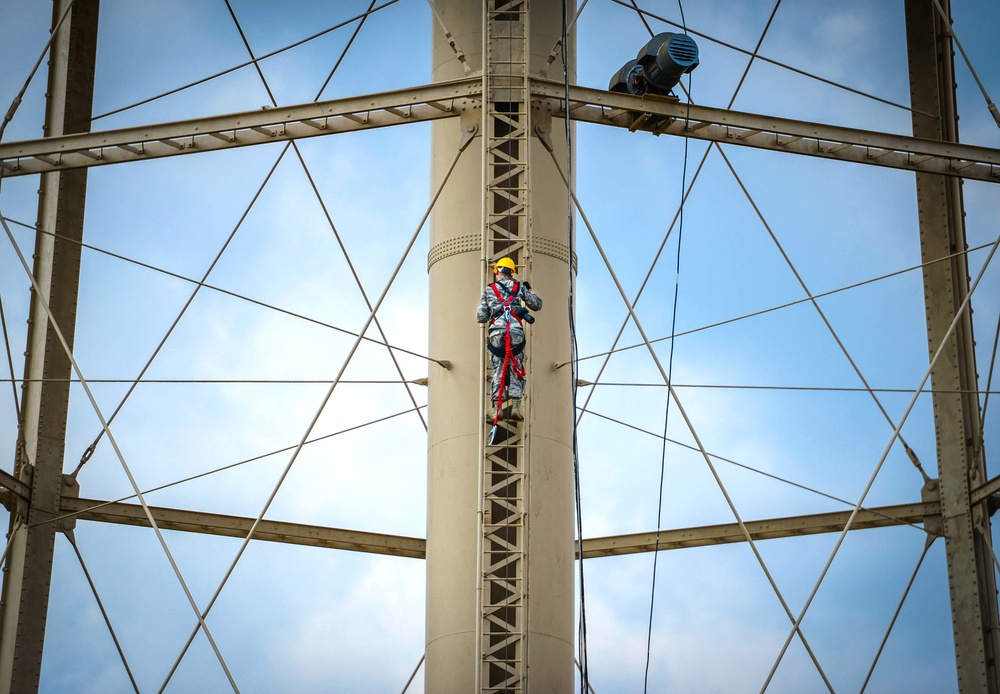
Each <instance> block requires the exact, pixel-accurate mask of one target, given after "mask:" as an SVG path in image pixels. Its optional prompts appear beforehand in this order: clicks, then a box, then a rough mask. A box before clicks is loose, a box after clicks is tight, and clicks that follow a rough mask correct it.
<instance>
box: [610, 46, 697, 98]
mask: <svg viewBox="0 0 1000 694" xmlns="http://www.w3.org/2000/svg"><path fill="white" fill-rule="evenodd" d="M696 67H698V44H696V43H695V42H694V39H692V38H691V37H690V36H688V35H687V34H673V33H670V32H664V33H662V34H657V35H656V36H654V37H653V38H651V39H650V40H649V42H648V43H647V44H646V45H645V46H643V47H642V49H640V51H639V55H638V56H636V59H635V60H630V61H628V62H627V63H625V65H623V66H622V69H621V70H619V71H618V72H617V73H615V76H614V77H612V78H611V84H610V85H609V87H608V89H610V90H611V91H613V92H623V93H626V94H636V95H642V94H647V93H648V94H663V95H667V94H670V93H671V91H672V90H673V88H674V87H675V86H676V85H677V83H678V82H680V79H681V76H683V75H685V74H687V73H689V72H691V71H692V70H694V69H695V68H696Z"/></svg>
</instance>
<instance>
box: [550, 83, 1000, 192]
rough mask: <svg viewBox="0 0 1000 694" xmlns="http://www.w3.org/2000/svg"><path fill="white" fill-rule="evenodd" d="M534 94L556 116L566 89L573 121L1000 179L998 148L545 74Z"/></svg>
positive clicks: (979, 177)
mask: <svg viewBox="0 0 1000 694" xmlns="http://www.w3.org/2000/svg"><path fill="white" fill-rule="evenodd" d="M532 94H533V95H534V96H536V97H540V98H542V99H547V100H548V108H549V110H550V111H551V112H552V113H553V115H558V116H562V115H563V113H564V111H565V109H566V106H565V103H566V97H567V96H568V99H569V114H570V119H572V120H578V121H585V122H589V123H598V124H601V125H613V126H618V127H621V128H627V129H629V130H631V131H636V130H642V131H646V132H652V133H654V134H656V135H660V134H667V135H679V136H683V135H685V134H686V135H687V136H688V137H691V138H695V139H699V140H709V141H712V142H718V143H725V144H734V145H744V146H747V147H755V148H758V149H768V150H772V151H777V152H789V153H794V154H806V155H809V156H814V157H822V158H826V159H837V160H840V161H850V162H854V163H857V164H871V165H875V166H884V167H889V168H894V169H903V170H906V171H914V172H916V171H920V172H925V173H936V174H943V175H947V176H957V177H961V178H970V179H975V180H979V181H988V182H990V183H1000V149H993V148H989V147H977V146H974V145H963V144H959V143H953V142H941V141H939V140H927V139H921V138H917V137H910V136H907V135H894V134H891V133H882V132H877V131H871V130H858V129H855V128H843V127H839V126H835V125H825V124H820V123H810V122H807V121H797V120H791V119H787V118H776V117H774V116H762V115H757V114H753V113H741V112H739V111H729V110H726V109H719V108H709V107H706V106H696V105H694V104H686V103H682V102H680V101H679V100H677V99H672V98H668V97H661V96H651V95H647V96H634V95H632V94H621V93H618V92H609V91H604V90H600V89H589V88H586V87H577V86H570V88H569V91H568V92H567V91H566V88H565V86H564V85H563V84H560V83H558V82H552V81H547V80H537V79H536V80H533V81H532ZM685 124H686V131H685Z"/></svg>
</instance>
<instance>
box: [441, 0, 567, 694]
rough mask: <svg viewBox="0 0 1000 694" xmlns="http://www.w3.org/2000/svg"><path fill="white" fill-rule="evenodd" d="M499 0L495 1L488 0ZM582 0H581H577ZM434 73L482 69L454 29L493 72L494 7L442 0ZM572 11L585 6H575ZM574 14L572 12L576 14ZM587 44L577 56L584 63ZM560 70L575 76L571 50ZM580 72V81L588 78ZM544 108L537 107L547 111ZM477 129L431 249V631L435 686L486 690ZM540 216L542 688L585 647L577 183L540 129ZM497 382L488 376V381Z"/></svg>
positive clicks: (532, 540) (535, 486)
mask: <svg viewBox="0 0 1000 694" xmlns="http://www.w3.org/2000/svg"><path fill="white" fill-rule="evenodd" d="M485 1H490V0H485ZM571 5H572V3H571ZM435 7H436V10H437V12H438V13H439V15H440V20H441V21H440V22H439V21H438V20H437V19H435V27H434V29H435V32H434V38H433V41H434V45H433V67H432V76H433V80H434V81H435V82H440V81H447V80H452V79H461V78H464V77H467V76H468V75H467V74H466V72H465V69H464V68H463V65H462V63H461V62H460V61H459V60H458V59H457V58H456V54H455V52H454V51H453V50H452V48H451V46H450V45H449V39H448V36H447V35H446V33H445V29H443V28H442V26H441V24H442V23H443V24H444V27H445V28H446V29H447V32H449V33H450V34H451V36H452V37H453V39H454V41H455V42H456V43H457V45H458V47H459V48H460V49H461V51H462V52H463V53H464V55H465V56H466V59H467V63H468V65H469V66H470V67H471V69H472V70H473V71H476V72H475V73H474V74H481V72H479V71H481V70H483V69H484V68H483V5H482V4H481V3H474V2H470V1H469V0H437V1H436V2H435ZM570 11H572V10H570ZM570 18H572V15H570ZM529 26H530V29H529V31H530V34H529V45H530V54H531V57H530V68H529V69H530V73H531V74H536V73H537V72H538V71H539V70H541V69H542V68H543V66H545V64H546V62H547V58H548V56H549V53H550V51H551V50H552V49H553V47H554V46H555V45H556V42H557V41H558V40H559V38H560V36H561V32H562V3H561V2H558V1H557V0H532V2H531V3H530V21H529ZM573 49H574V42H573V41H572V39H571V40H570V41H569V51H570V52H569V53H568V55H569V56H570V57H569V59H568V61H567V62H568V63H569V64H570V66H571V70H572V68H573V66H575V54H574V53H573V52H572V51H573ZM548 74H549V76H550V77H551V78H552V79H557V80H561V79H562V65H561V60H560V58H559V57H558V55H557V58H556V61H555V62H554V63H553V64H552V65H551V67H550V68H549V70H548ZM574 77H575V76H574V75H573V74H572V72H571V74H570V81H571V82H573V81H574ZM535 115H537V119H535ZM535 115H533V116H532V118H533V120H535V123H536V125H537V124H542V123H544V124H546V125H548V126H549V127H547V130H548V131H549V132H551V131H555V132H552V133H551V134H552V141H553V145H554V149H555V152H556V159H557V160H558V161H559V162H560V164H561V166H562V167H563V168H565V166H566V161H567V156H566V138H565V136H564V129H563V121H562V120H561V119H555V120H552V121H551V123H548V121H547V118H546V116H545V114H535ZM481 122H482V113H481V112H479V111H478V110H477V111H476V112H474V113H469V114H466V115H465V116H463V118H461V119H458V118H455V119H447V120H443V121H440V122H437V123H434V124H433V125H432V140H431V141H432V163H431V168H432V171H431V185H432V186H435V187H436V186H437V185H438V183H439V182H440V180H441V178H442V177H443V176H444V174H445V172H446V171H447V169H448V167H449V166H450V164H451V162H452V160H453V159H454V158H455V154H456V152H457V151H458V147H459V142H460V141H461V138H462V133H463V131H465V132H468V129H469V128H480V123H481ZM482 135H483V133H482V129H481V128H480V129H479V131H478V135H477V138H476V141H475V142H473V143H472V144H470V145H469V147H468V148H467V150H466V151H465V152H464V153H463V154H462V156H461V159H460V161H459V164H458V167H457V168H456V170H455V171H454V173H453V174H452V176H451V179H450V180H449V182H448V185H447V186H446V187H445V189H444V191H443V193H442V195H441V197H440V199H439V201H438V203H437V205H436V206H435V209H434V212H433V216H432V219H431V243H430V246H431V248H430V253H429V256H428V273H429V292H430V294H429V301H430V312H429V316H430V318H429V320H430V326H429V329H430V353H431V354H433V355H435V356H436V357H438V358H444V359H447V360H448V361H449V362H451V368H450V369H448V370H445V369H443V368H440V367H438V366H436V365H432V370H431V372H430V374H429V379H428V386H429V394H428V397H429V412H428V416H429V419H428V517H427V632H426V639H427V644H426V676H425V681H426V687H425V688H426V691H428V692H435V693H440V692H462V693H465V692H470V691H475V688H476V682H477V671H478V668H480V667H481V662H482V655H481V653H480V643H479V640H478V638H477V634H478V633H479V632H480V630H481V629H482V627H481V609H482V608H481V604H480V596H479V592H478V591H479V588H480V585H481V580H482V576H481V575H480V569H479V557H480V554H479V552H480V550H479V547H480V538H481V534H482V528H481V525H480V522H481V520H480V517H479V508H480V497H481V489H480V479H481V465H482V462H483V455H484V450H483V440H484V430H487V427H486V426H485V425H484V423H483V420H482V415H481V413H482V409H483V404H482V402H483V400H482V398H483V395H482V389H483V387H484V382H485V380H484V376H485V375H486V374H484V372H483V354H484V345H483V341H482V334H481V329H480V327H479V325H478V324H477V323H476V321H475V313H476V309H477V307H478V302H479V296H480V292H481V291H482V288H483V286H484V284H485V283H486V281H487V276H486V275H485V274H484V269H485V268H486V265H487V264H488V263H491V262H492V261H495V260H496V258H493V257H486V258H484V255H485V254H486V253H485V252H484V249H483V228H484V220H483V200H484V193H483V191H484V185H485V181H484V162H483V148H482V146H481V144H480V142H481V138H482ZM528 147H529V153H530V154H529V157H528V162H529V168H530V176H528V177H527V179H528V180H529V181H530V191H529V198H530V201H531V206H530V210H531V211H530V215H531V224H530V232H529V233H528V245H527V253H526V254H524V256H523V257H524V260H522V261H521V262H523V263H524V265H525V266H524V267H523V268H522V267H519V268H518V270H519V279H522V280H529V281H530V282H531V285H532V287H533V289H534V290H535V291H536V292H537V293H538V294H539V295H540V296H541V297H542V299H543V301H544V306H543V309H542V311H540V312H538V313H537V314H536V319H537V320H536V322H535V323H534V325H532V326H530V328H529V330H528V345H529V347H528V350H529V351H528V359H527V366H528V390H527V394H526V418H527V420H528V421H527V422H525V424H524V428H523V431H524V432H525V434H526V441H525V446H524V449H523V450H524V455H525V458H526V459H525V461H524V468H525V471H526V475H525V484H524V496H525V506H524V508H525V509H526V510H527V513H526V516H527V520H526V529H527V530H526V533H525V535H526V539H525V547H526V550H525V554H524V561H523V564H524V573H525V584H526V585H525V589H524V594H525V605H526V609H525V624H526V626H525V632H526V633H525V640H524V642H525V644H526V649H525V650H526V653H525V655H524V657H525V665H526V667H525V675H524V682H525V684H526V688H527V690H529V691H537V692H543V691H570V690H571V689H572V686H573V656H574V646H573V644H574V600H573V594H574V580H573V575H574V574H573V556H574V554H573V553H574V547H573V540H574V527H575V524H574V512H573V504H574V494H573V457H572V422H573V412H572V397H571V389H570V385H571V384H570V378H571V373H570V369H569V368H568V367H565V368H562V369H559V370H555V369H554V368H553V365H554V364H556V363H558V362H565V361H566V360H567V359H568V357H569V354H570V349H569V345H570V335H569V317H568V309H567V303H568V293H569V292H568V290H569V282H570V272H569V258H568V255H569V247H568V220H567V212H568V208H567V193H566V188H565V185H564V184H563V182H562V179H561V178H560V176H559V173H558V172H557V170H556V168H555V164H554V163H553V161H552V157H551V156H550V154H549V153H548V151H547V150H546V149H545V148H544V147H543V146H542V143H541V142H540V141H539V140H538V139H537V137H535V136H534V135H532V136H530V137H529V144H528ZM486 387H488V383H486Z"/></svg>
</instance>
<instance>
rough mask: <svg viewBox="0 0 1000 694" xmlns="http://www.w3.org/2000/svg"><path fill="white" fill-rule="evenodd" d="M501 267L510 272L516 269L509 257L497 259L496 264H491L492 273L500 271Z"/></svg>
mask: <svg viewBox="0 0 1000 694" xmlns="http://www.w3.org/2000/svg"><path fill="white" fill-rule="evenodd" d="M502 267H505V268H507V269H508V270H510V271H511V272H514V270H515V269H516V267H515V265H514V261H513V260H511V259H510V258H501V259H500V260H498V261H497V264H496V265H494V266H493V274H494V275H495V274H497V273H498V272H500V268H502Z"/></svg>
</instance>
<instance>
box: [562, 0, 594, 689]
mask: <svg viewBox="0 0 1000 694" xmlns="http://www.w3.org/2000/svg"><path fill="white" fill-rule="evenodd" d="M561 43H562V46H561V48H560V53H561V59H562V68H563V99H564V101H563V126H564V128H565V136H566V235H567V243H566V246H567V249H568V250H567V254H568V257H567V259H566V267H567V278H568V285H569V289H568V291H567V306H566V308H567V314H568V317H569V344H570V363H571V367H570V393H571V398H572V401H573V409H572V411H571V414H570V416H571V417H572V420H573V491H574V495H575V497H576V535H577V554H578V555H579V558H578V559H577V567H578V572H579V580H580V623H579V627H578V629H579V638H578V643H577V648H578V656H577V660H578V661H579V666H580V692H581V694H587V691H588V690H589V688H590V666H589V663H588V659H587V591H586V581H585V580H584V571H583V505H582V499H583V497H582V494H581V492H580V448H579V439H578V437H577V420H576V395H577V380H578V379H577V373H578V368H579V364H578V363H577V360H578V357H579V349H578V345H577V341H576V319H575V316H574V314H573V307H574V306H575V305H576V299H575V297H574V291H573V290H574V287H575V282H574V281H573V254H574V248H573V136H572V128H571V127H570V118H569V65H568V48H567V44H568V43H569V24H568V19H567V8H566V0H563V3H562V41H561Z"/></svg>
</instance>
